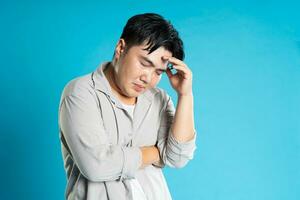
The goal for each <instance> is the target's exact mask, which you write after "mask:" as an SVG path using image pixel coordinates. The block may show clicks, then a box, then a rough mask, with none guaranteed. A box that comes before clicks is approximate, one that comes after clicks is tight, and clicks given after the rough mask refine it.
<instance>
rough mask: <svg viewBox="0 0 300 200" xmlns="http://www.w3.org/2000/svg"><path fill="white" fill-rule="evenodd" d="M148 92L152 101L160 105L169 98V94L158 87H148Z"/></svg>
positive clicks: (165, 102) (164, 103) (163, 104)
mask: <svg viewBox="0 0 300 200" xmlns="http://www.w3.org/2000/svg"><path fill="white" fill-rule="evenodd" d="M149 93H150V94H151V96H152V99H153V101H154V102H155V103H157V104H160V105H161V106H162V107H164V106H165V105H166V104H167V102H168V101H169V100H170V99H171V97H170V95H169V94H168V93H167V92H166V91H165V90H164V89H162V88H160V87H155V88H151V89H149Z"/></svg>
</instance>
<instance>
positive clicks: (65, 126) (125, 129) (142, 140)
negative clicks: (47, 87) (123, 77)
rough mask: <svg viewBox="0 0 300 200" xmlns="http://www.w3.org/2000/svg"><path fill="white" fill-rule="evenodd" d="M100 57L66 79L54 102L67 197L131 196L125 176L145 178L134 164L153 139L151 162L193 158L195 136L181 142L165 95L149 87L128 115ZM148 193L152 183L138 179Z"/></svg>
mask: <svg viewBox="0 0 300 200" xmlns="http://www.w3.org/2000/svg"><path fill="white" fill-rule="evenodd" d="M107 63H108V62H103V63H102V64H101V65H100V66H99V67H98V68H97V69H96V70H95V71H94V72H93V73H90V74H87V75H84V76H81V77H78V78H76V79H73V80H72V81H70V82H69V83H68V84H67V85H66V86H65V88H64V90H63V93H62V96H61V101H60V105H59V130H60V140H61V148H62V155H63V160H64V167H65V171H66V175H67V187H66V191H65V197H66V199H72V200H73V199H78V200H81V199H82V200H83V199H88V200H96V199H97V200H104V199H105V200H106V199H110V200H123V199H124V200H125V199H126V200H127V199H132V193H131V187H130V184H129V181H128V179H130V178H133V177H136V178H137V179H138V181H139V182H141V183H147V177H146V176H143V172H142V169H139V166H140V165H141V163H142V154H141V151H140V149H139V147H141V146H151V145H156V146H157V147H158V148H159V151H160V156H161V162H160V164H159V165H157V166H156V167H160V168H162V167H164V166H165V165H167V166H170V167H176V168H179V167H183V166H185V165H186V164H187V162H188V161H189V160H191V159H192V158H193V154H194V150H195V149H196V145H195V141H196V131H195V137H194V138H193V139H192V140H190V141H188V142H185V143H180V142H178V141H176V139H175V138H174V137H173V136H172V133H171V131H170V126H171V124H172V122H173V118H174V114H175V108H174V105H173V102H172V100H171V98H170V96H169V95H168V94H167V93H166V92H165V91H164V90H162V89H160V88H153V89H149V90H147V91H145V92H144V93H143V94H141V95H140V96H138V100H137V103H136V108H135V111H134V115H133V119H132V118H131V116H130V115H129V113H127V111H126V110H125V109H124V108H123V106H122V104H121V102H120V101H119V100H118V99H117V98H116V97H115V96H114V95H113V93H112V91H111V87H110V85H109V83H108V81H107V79H106V77H105V75H104V73H103V68H104V67H106V64H107ZM143 187H144V188H143V189H144V190H145V193H146V195H147V197H148V198H149V199H151V184H143Z"/></svg>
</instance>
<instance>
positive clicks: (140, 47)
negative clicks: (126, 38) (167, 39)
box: [130, 44, 172, 59]
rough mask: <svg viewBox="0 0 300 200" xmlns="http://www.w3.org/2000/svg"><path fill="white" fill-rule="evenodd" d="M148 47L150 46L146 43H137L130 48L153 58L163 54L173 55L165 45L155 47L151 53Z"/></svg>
mask: <svg viewBox="0 0 300 200" xmlns="http://www.w3.org/2000/svg"><path fill="white" fill-rule="evenodd" d="M147 47H148V46H147V45H145V44H142V45H135V46H132V47H131V48H130V50H131V52H132V53H134V54H137V55H142V56H145V57H148V58H153V59H155V58H161V57H162V56H168V57H171V56H172V53H171V52H170V51H169V50H167V49H165V47H163V46H161V47H159V48H157V49H155V50H154V51H153V52H151V53H150V54H149V50H146V48H147Z"/></svg>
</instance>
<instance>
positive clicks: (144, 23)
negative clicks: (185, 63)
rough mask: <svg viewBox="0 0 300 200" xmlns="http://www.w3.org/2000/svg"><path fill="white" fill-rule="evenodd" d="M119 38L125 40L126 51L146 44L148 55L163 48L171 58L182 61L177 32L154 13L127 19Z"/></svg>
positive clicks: (182, 52) (182, 51)
mask: <svg viewBox="0 0 300 200" xmlns="http://www.w3.org/2000/svg"><path fill="white" fill-rule="evenodd" d="M120 38H123V39H124V40H125V42H126V46H127V50H128V49H129V48H130V47H132V46H134V45H141V44H143V43H144V42H146V45H147V47H146V48H145V50H148V51H149V53H148V54H150V53H152V52H153V51H155V50H156V49H157V48H159V47H164V48H165V49H166V50H168V51H170V52H171V53H172V56H173V57H175V58H177V59H179V60H183V59H184V50H183V42H182V40H181V39H180V37H179V33H178V31H177V30H176V29H175V28H174V27H173V25H172V24H171V22H170V21H169V20H168V21H167V20H166V19H164V18H163V17H162V16H161V15H159V14H156V13H144V14H138V15H135V16H133V17H131V18H130V19H128V21H127V23H126V25H125V27H124V28H123V32H122V34H121V37H120Z"/></svg>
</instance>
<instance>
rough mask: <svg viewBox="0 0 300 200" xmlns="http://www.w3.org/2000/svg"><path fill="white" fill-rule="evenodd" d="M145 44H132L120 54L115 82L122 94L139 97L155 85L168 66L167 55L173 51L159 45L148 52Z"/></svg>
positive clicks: (169, 55) (116, 65) (116, 66)
mask: <svg viewBox="0 0 300 200" xmlns="http://www.w3.org/2000/svg"><path fill="white" fill-rule="evenodd" d="M144 48H146V46H145V45H139V46H132V47H131V48H129V49H128V50H127V51H126V53H125V51H121V52H122V53H121V54H120V56H119V59H118V61H117V62H116V64H115V82H116V84H117V86H118V88H119V89H120V90H121V91H119V92H122V95H125V96H127V97H137V96H139V95H140V94H141V93H143V92H145V91H146V90H148V89H150V88H153V87H155V86H156V85H157V84H158V82H159V81H160V79H161V76H162V73H163V72H164V71H165V70H166V68H167V61H166V60H164V59H163V56H165V57H171V56H172V53H171V52H170V51H168V50H166V49H165V48H164V47H159V48H158V49H156V50H155V51H153V52H152V53H151V54H148V51H147V50H144ZM140 86H141V87H140Z"/></svg>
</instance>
